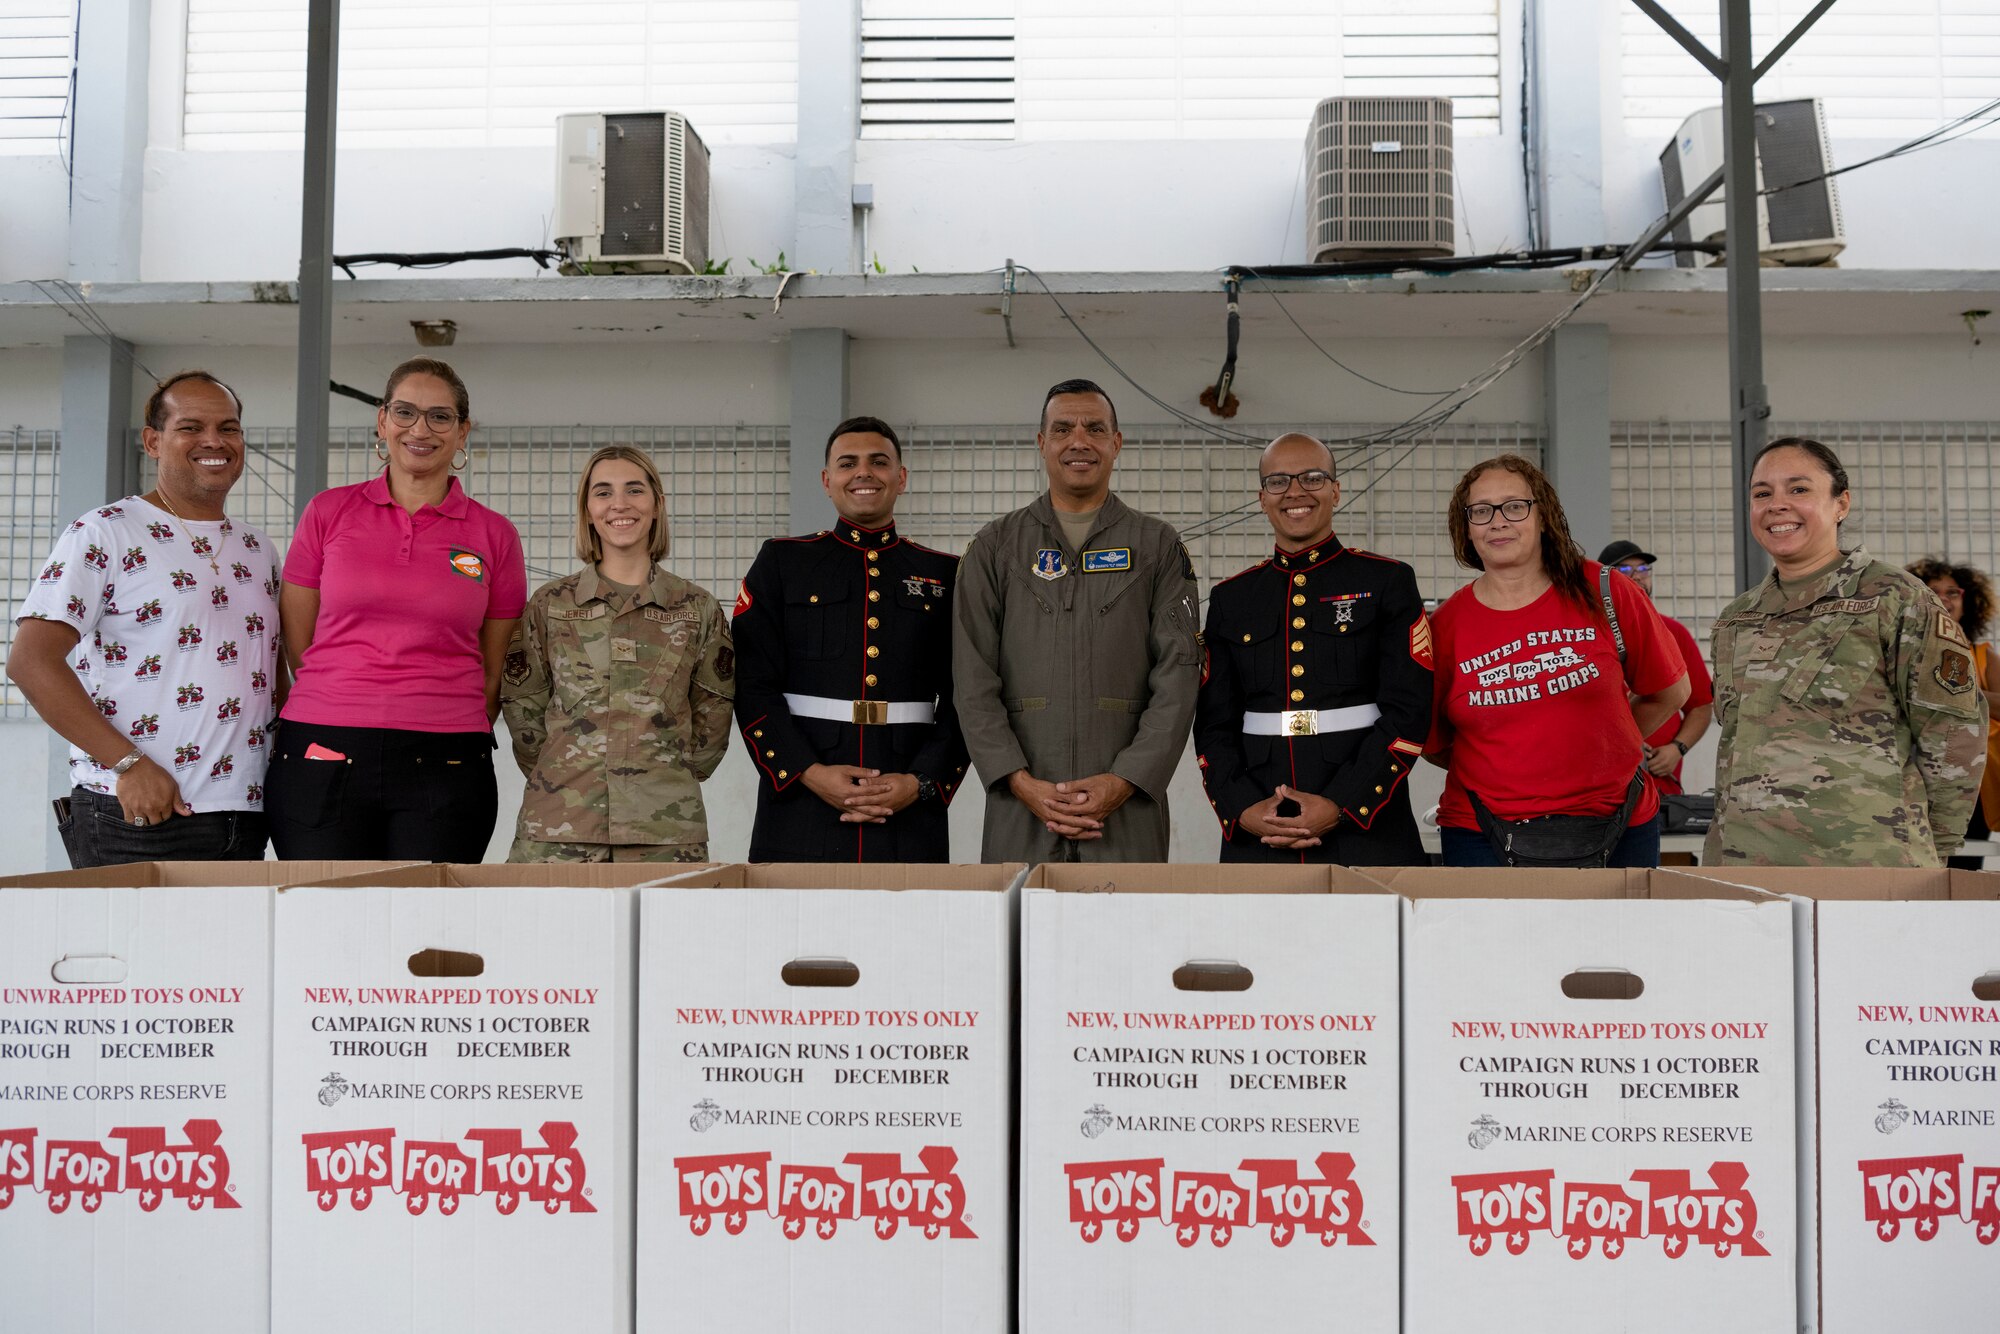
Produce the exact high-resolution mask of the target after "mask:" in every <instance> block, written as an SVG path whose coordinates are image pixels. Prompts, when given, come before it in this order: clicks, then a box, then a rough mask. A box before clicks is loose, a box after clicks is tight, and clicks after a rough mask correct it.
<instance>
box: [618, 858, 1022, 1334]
mask: <svg viewBox="0 0 2000 1334" xmlns="http://www.w3.org/2000/svg"><path fill="white" fill-rule="evenodd" d="M1021 869H1022V868H1020V867H1018V866H1008V867H993V866H783V865H778V866H766V865H760V866H731V867H720V868H716V869H713V870H709V871H703V872H698V873H694V874H692V875H689V876H685V877H680V878H678V879H677V880H676V881H674V882H673V884H672V885H671V886H670V887H656V888H649V889H646V890H644V891H642V892H641V894H640V896H639V899H640V918H641V939H642V944H641V950H640V1048H639V1053H640V1054H639V1113H640V1118H639V1228H638V1253H639V1262H638V1263H639V1283H638V1311H639V1327H640V1328H641V1329H657V1330H669V1329H686V1330H704V1331H717V1332H726V1331H756V1332H757V1334H764V1332H765V1331H771V1330H793V1329H796V1330H806V1329H810V1330H814V1331H816V1332H819V1334H848V1332H852V1334H862V1331H867V1332H868V1334H895V1332H897V1331H902V1332H905V1334H935V1332H936V1331H942V1330H949V1331H952V1334H980V1332H981V1331H990V1332H991V1334H1001V1332H1002V1331H1006V1330H1008V1329H1009V1328H1010V1322H1009V1315H1010V1308H1009V1302H1008V1274H1009V1261H1010V1259H1011V1255H1012V1240H1013V1233H1012V1217H1011V1209H1010V1199H1009V1179H1008V1168H1009V1137H1010V1134H1011V1132H1012V1128H1013V1127H1012V1114H1011V1110H1012V1102H1011V1099H1012V1077H1011V1070H1010V1063H1011V1057H1012V1040H1011V1035H1012V1019H1013V1017H1012V996H1011V991H1012V985H1013V940H1012V920H1013V896H1012V894H1011V893H1010V889H1011V887H1012V886H1013V885H1014V884H1015V883H1016V882H1017V881H1018V879H1019V876H1020V872H1021Z"/></svg>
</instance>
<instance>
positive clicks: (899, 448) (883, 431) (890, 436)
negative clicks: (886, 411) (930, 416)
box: [826, 417, 903, 463]
mask: <svg viewBox="0 0 2000 1334" xmlns="http://www.w3.org/2000/svg"><path fill="white" fill-rule="evenodd" d="M843 435H879V436H881V437H882V438H883V439H884V440H887V441H888V442H889V444H890V446H891V447H892V448H893V449H894V450H895V451H896V461H897V462H898V463H900V462H902V461H903V442H902V441H901V440H898V439H897V438H896V428H895V427H893V426H891V425H889V423H888V422H885V421H883V420H882V419H881V418H880V417H849V418H848V419H847V420H846V421H844V422H842V423H841V424H840V425H838V426H836V427H834V428H833V431H832V433H831V434H829V435H828V436H827V438H826V457H827V458H828V459H829V460H831V459H832V458H833V442H834V441H836V440H838V439H840V437H842V436H843Z"/></svg>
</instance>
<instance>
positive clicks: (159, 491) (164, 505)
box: [153, 486, 229, 574]
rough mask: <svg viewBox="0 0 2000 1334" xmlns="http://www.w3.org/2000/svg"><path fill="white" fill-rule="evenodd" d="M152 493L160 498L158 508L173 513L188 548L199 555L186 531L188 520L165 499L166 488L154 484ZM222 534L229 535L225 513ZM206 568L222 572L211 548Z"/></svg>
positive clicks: (192, 535)
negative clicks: (184, 536) (185, 535)
mask: <svg viewBox="0 0 2000 1334" xmlns="http://www.w3.org/2000/svg"><path fill="white" fill-rule="evenodd" d="M153 494H154V495H156V496H158V497H159V498H160V508H161V509H164V510H165V511H166V512H167V513H169V514H171V515H173V516H174V518H175V519H176V520H177V521H178V522H179V523H180V526H181V531H182V532H184V533H187V540H188V549H189V550H191V551H193V552H194V554H195V555H197V556H199V555H201V548H199V547H197V546H195V544H194V534H193V533H192V532H189V531H188V521H187V520H186V519H183V518H181V512H180V511H179V510H177V509H175V508H174V502H173V501H171V500H168V499H167V489H166V488H165V487H163V486H156V487H154V488H153ZM222 535H223V536H224V537H228V536H229V519H228V516H226V515H225V516H224V517H223V520H222ZM208 568H209V570H210V571H212V572H213V573H215V574H221V573H222V563H221V562H220V561H218V560H217V559H216V558H215V552H214V551H213V550H211V551H210V552H209V553H208Z"/></svg>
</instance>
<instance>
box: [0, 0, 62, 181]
mask: <svg viewBox="0 0 2000 1334" xmlns="http://www.w3.org/2000/svg"><path fill="white" fill-rule="evenodd" d="M75 53H76V3H75V0H0V154H5V155H9V156H18V155H27V154H34V153H55V152H59V151H61V147H62V142H63V140H64V138H65V137H67V135H68V134H69V112H70V105H69V79H70V67H71V64H72V62H73V60H74V58H75Z"/></svg>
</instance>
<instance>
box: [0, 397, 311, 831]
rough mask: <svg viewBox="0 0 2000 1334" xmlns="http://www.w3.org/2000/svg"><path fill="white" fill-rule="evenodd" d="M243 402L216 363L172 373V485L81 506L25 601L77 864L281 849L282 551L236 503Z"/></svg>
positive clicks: (21, 646) (33, 674)
mask: <svg viewBox="0 0 2000 1334" xmlns="http://www.w3.org/2000/svg"><path fill="white" fill-rule="evenodd" d="M241 416H242V404H241V400H239V399H238V398H237V396H236V393H235V391H234V390H232V389H230V388H229V387H228V386H227V385H225V384H223V383H222V382H221V381H220V380H218V379H216V378H215V377H214V376H213V375H210V374H209V373H208V372H206V371H183V372H182V373H180V374H179V375H175V376H173V377H172V378H170V379H168V380H165V381H162V382H161V383H160V385H159V386H158V387H157V388H156V389H155V390H154V391H153V394H152V396H151V397H150V398H149V399H147V401H146V427H145V431H144V432H143V435H142V439H143V441H144V445H145V450H146V453H147V455H148V456H149V457H151V458H152V459H154V460H155V462H156V463H157V464H158V470H159V471H158V478H159V480H158V485H157V486H155V487H154V489H153V490H151V491H149V492H147V493H146V494H145V495H143V496H127V497H126V498H125V499H123V500H120V501H117V502H115V503H113V504H110V505H106V506H104V507H102V508H100V509H96V510H92V511H91V512H90V513H88V514H85V515H83V516H82V517H81V518H79V519H77V520H76V521H75V522H74V523H72V524H71V525H70V526H69V527H68V529H66V530H65V531H64V532H63V534H62V535H61V536H60V537H59V538H57V539H56V545H55V550H54V551H52V552H51V553H50V555H49V560H48V563H47V564H46V565H45V566H44V567H43V568H42V572H41V575H40V577H39V578H38V579H37V580H36V581H35V585H34V587H33V588H32V589H31V590H30V591H29V593H28V596H27V598H26V599H25V600H24V601H23V602H22V604H21V609H20V611H19V613H18V614H17V616H16V618H15V619H16V624H15V630H14V647H13V649H12V651H11V652H10V653H9V654H8V655H7V676H8V679H10V680H12V681H13V682H14V683H15V684H16V685H18V686H20V688H21V692H22V693H23V694H24V695H26V696H27V697H28V703H29V704H31V705H32V706H33V707H34V709H35V712H36V713H37V714H39V715H40V716H41V719H42V721H43V722H45V723H47V724H48V725H49V726H50V727H51V728H53V729H54V730H55V731H56V732H57V733H58V734H60V735H61V736H62V737H63V738H64V739H65V740H66V741H68V742H69V743H70V763H69V767H70V778H71V781H72V782H73V784H74V787H73V788H72V790H71V792H70V794H69V796H68V797H65V798H62V799H60V800H58V801H57V802H56V823H57V827H58V828H59V830H60V831H61V833H62V836H63V845H64V846H65V847H66V848H68V849H69V858H70V864H71V865H72V866H76V867H79V868H80V867H85V866H105V865H111V864H114V863H119V862H133V861H169V860H230V859H241V860H256V859H261V858H262V857H263V855H264V841H265V830H264V811H263V806H264V768H265V760H266V757H267V756H268V755H269V753H270V728H271V720H272V718H273V717H275V716H276V714H277V707H276V700H275V698H274V696H275V695H276V694H277V692H278V690H279V688H280V686H281V684H282V682H281V668H280V666H279V655H278V650H277V645H278V562H277V553H276V551H275V550H273V548H272V544H271V541H270V539H269V538H267V537H266V536H265V535H264V534H263V533H261V532H259V531H257V530H256V529H255V528H252V527H250V526H249V525H248V524H243V523H238V522H236V521H234V520H232V519H230V518H228V517H227V516H226V515H225V514H224V512H223V504H224V502H225V501H226V500H227V499H228V497H229V490H230V488H231V487H232V486H234V485H235V484H236V479H237V478H239V477H241V476H242V475H243V448H244V447H243V424H242V420H241Z"/></svg>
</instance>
